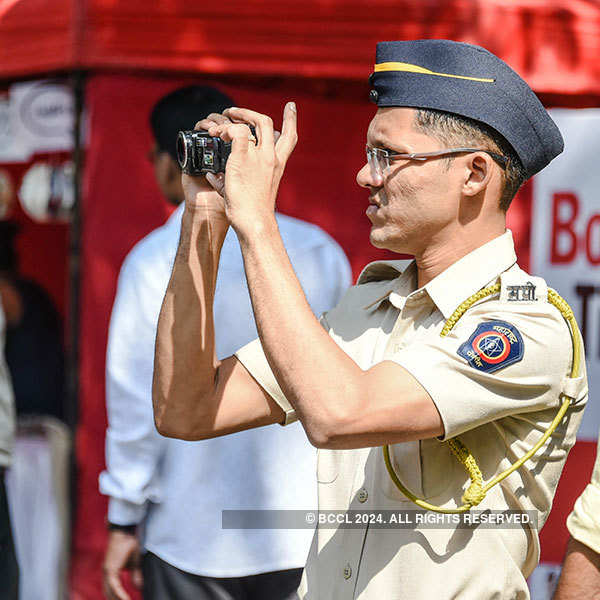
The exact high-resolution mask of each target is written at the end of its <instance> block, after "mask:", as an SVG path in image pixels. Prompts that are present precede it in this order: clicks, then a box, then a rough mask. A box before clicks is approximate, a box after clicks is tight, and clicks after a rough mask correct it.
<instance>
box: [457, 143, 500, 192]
mask: <svg viewBox="0 0 600 600" xmlns="http://www.w3.org/2000/svg"><path fill="white" fill-rule="evenodd" d="M465 158H466V162H465V179H464V183H463V194H464V195H465V196H471V197H473V196H477V195H478V194H480V193H481V192H483V191H485V189H486V188H487V186H488V185H489V184H490V181H491V179H492V175H493V173H494V160H493V159H492V157H491V156H490V155H489V154H485V153H484V152H473V153H472V154H468V155H467V156H466V157H465Z"/></svg>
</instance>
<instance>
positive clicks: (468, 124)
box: [414, 108, 527, 212]
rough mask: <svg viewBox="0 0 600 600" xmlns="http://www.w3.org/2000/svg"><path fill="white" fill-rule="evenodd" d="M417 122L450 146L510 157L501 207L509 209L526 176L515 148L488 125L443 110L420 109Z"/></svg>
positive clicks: (421, 129) (420, 127)
mask: <svg viewBox="0 0 600 600" xmlns="http://www.w3.org/2000/svg"><path fill="white" fill-rule="evenodd" d="M414 124H415V126H416V128H417V129H418V130H419V131H422V132H423V133H426V134H428V135H431V136H432V137H434V138H436V139H438V140H440V141H441V142H443V143H444V144H446V145H448V146H475V147H477V148H479V147H481V148H482V149H485V150H491V151H492V152H496V153H498V154H502V155H503V156H506V157H507V158H508V165H507V166H506V168H505V169H503V177H504V189H503V190H502V195H501V196H500V208H501V209H502V210H503V211H504V212H506V211H507V210H508V207H509V206H510V203H511V202H512V199H513V198H514V197H515V194H516V193H517V191H518V189H519V188H520V187H521V185H522V184H523V182H524V181H525V180H526V179H527V173H526V172H525V169H524V167H523V163H522V162H521V160H520V159H519V157H518V156H517V153H516V152H515V151H514V150H513V147H512V146H511V145H510V144H509V143H508V142H507V141H506V140H505V139H504V137H503V136H502V135H500V134H499V133H498V132H497V131H496V130H495V129H492V128H491V127H489V126H488V125H485V124H484V123H481V122H479V121H475V120H474V119H469V118H468V117H463V116H461V115H457V114H454V113H449V112H445V111H443V110H435V109H430V108H419V109H417V110H416V114H415V121H414Z"/></svg>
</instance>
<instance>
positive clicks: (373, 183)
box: [356, 162, 383, 188]
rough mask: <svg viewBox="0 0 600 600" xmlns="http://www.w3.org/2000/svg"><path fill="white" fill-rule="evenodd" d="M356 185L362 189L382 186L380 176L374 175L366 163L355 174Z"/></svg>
mask: <svg viewBox="0 0 600 600" xmlns="http://www.w3.org/2000/svg"><path fill="white" fill-rule="evenodd" d="M356 183H358V185H360V187H363V188H372V187H381V186H382V185H383V178H382V177H381V176H380V175H377V174H374V173H373V169H372V168H371V165H369V163H368V162H366V163H365V164H364V165H363V167H362V169H360V171H359V172H358V173H357V174H356Z"/></svg>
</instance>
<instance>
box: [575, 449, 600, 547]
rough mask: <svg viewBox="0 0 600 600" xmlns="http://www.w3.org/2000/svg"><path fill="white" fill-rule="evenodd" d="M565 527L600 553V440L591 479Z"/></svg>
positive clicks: (577, 538) (583, 542)
mask: <svg viewBox="0 0 600 600" xmlns="http://www.w3.org/2000/svg"><path fill="white" fill-rule="evenodd" d="M567 528H568V530H569V533H570V534H571V535H572V536H573V538H575V539H576V540H578V541H580V542H581V543H582V544H585V545H586V546H588V547H589V548H591V549H592V550H594V551H595V552H598V553H600V440H598V451H597V453H596V463H595V465H594V471H593V472H592V480H591V481H590V483H589V484H588V485H587V487H586V488H585V490H583V493H582V494H581V496H579V498H577V501H576V502H575V506H574V507H573V512H572V513H571V514H570V515H569V517H568V518H567Z"/></svg>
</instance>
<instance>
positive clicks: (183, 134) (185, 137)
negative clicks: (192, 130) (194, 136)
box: [176, 131, 191, 171]
mask: <svg viewBox="0 0 600 600" xmlns="http://www.w3.org/2000/svg"><path fill="white" fill-rule="evenodd" d="M190 137H191V136H190V135H189V132H187V131H180V132H179V134H178V135H177V144H176V147H177V162H178V163H179V166H180V167H181V168H182V169H183V170H184V171H185V170H186V168H187V166H188V156H189V154H188V150H189V149H190V146H191V139H190Z"/></svg>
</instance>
